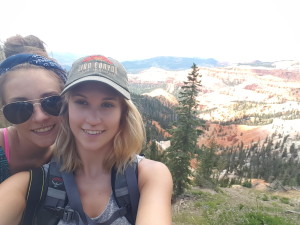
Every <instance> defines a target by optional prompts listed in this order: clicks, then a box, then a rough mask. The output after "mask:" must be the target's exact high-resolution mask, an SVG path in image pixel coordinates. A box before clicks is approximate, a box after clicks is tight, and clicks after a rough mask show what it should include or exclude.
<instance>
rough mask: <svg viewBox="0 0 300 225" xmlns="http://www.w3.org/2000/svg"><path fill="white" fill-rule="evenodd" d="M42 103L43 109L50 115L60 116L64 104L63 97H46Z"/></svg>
mask: <svg viewBox="0 0 300 225" xmlns="http://www.w3.org/2000/svg"><path fill="white" fill-rule="evenodd" d="M41 105H42V108H43V110H44V111H45V112H46V113H48V114H49V115H52V116H58V115H59V112H60V109H61V106H62V102H61V97H60V96H51V97H48V98H45V99H43V101H41Z"/></svg>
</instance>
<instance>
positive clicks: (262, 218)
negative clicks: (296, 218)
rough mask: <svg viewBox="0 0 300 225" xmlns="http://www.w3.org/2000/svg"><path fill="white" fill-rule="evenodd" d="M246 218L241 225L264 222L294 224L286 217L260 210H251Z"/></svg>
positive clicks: (255, 224) (280, 224)
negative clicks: (260, 211)
mask: <svg viewBox="0 0 300 225" xmlns="http://www.w3.org/2000/svg"><path fill="white" fill-rule="evenodd" d="M245 217H246V220H245V222H243V223H240V224H239V225H262V224H271V225H293V223H290V222H288V221H286V219H284V218H282V217H279V216H270V215H268V214H264V213H259V212H250V213H247V214H246V215H245Z"/></svg>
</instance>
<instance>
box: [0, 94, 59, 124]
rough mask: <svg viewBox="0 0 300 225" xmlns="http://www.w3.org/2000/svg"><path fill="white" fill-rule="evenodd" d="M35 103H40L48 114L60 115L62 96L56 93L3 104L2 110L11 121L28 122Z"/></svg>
mask: <svg viewBox="0 0 300 225" xmlns="http://www.w3.org/2000/svg"><path fill="white" fill-rule="evenodd" d="M36 101H39V102H36ZM33 102H35V103H33ZM35 104H40V105H41V107H42V109H43V111H44V112H46V113H47V114H49V115H51V116H58V115H59V112H60V109H61V106H62V101H61V97H60V96H58V95H54V96H49V97H45V98H40V99H34V100H29V101H20V102H12V103H9V104H7V105H5V106H3V107H2V108H1V110H2V111H3V115H4V116H5V118H6V119H7V120H8V121H9V122H10V123H12V124H20V123H24V122H26V121H27V120H28V119H29V118H30V117H31V116H32V114H33V110H34V107H33V106H34V105H35Z"/></svg>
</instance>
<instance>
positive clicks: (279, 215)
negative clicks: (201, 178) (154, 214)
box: [173, 186, 300, 225]
mask: <svg viewBox="0 0 300 225" xmlns="http://www.w3.org/2000/svg"><path fill="white" fill-rule="evenodd" d="M299 221H300V191H299V190H298V191H296V190H291V191H284V192H270V191H267V190H257V189H253V188H246V187H242V186H235V187H232V188H220V189H218V192H215V191H212V190H208V189H199V188H194V189H192V190H191V191H189V192H187V193H186V194H185V195H183V196H181V198H179V199H178V200H177V201H176V203H175V204H173V224H174V225H199V224H201V225H261V224H264V225H266V224H268V225H296V224H300V222H299Z"/></svg>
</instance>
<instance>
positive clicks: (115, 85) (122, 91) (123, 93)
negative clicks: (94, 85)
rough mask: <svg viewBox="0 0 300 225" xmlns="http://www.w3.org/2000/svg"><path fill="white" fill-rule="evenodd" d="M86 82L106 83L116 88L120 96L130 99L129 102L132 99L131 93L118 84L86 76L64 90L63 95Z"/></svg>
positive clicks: (97, 77)
mask: <svg viewBox="0 0 300 225" xmlns="http://www.w3.org/2000/svg"><path fill="white" fill-rule="evenodd" d="M86 81H98V82H102V83H105V84H107V85H109V86H111V87H112V88H114V89H115V90H116V91H118V92H119V93H120V94H122V95H123V96H124V97H125V98H126V99H128V100H129V99H130V93H129V91H127V90H125V89H124V88H122V87H121V86H119V85H118V84H116V83H115V82H113V81H111V80H109V79H107V78H105V77H100V76H86V77H83V78H80V79H78V80H75V81H73V82H72V83H70V84H68V85H67V86H66V87H65V88H64V90H63V91H62V93H61V94H64V93H65V92H67V91H68V90H69V89H70V88H72V87H74V86H75V85H77V84H80V83H82V82H86Z"/></svg>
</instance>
